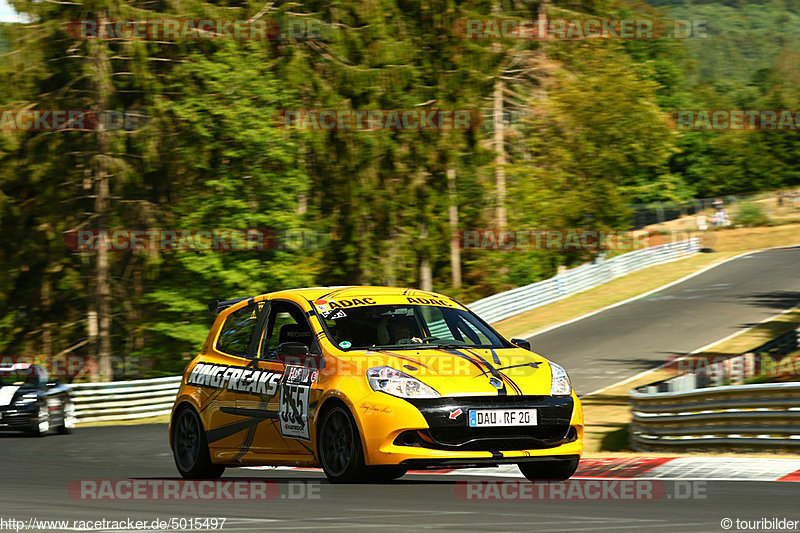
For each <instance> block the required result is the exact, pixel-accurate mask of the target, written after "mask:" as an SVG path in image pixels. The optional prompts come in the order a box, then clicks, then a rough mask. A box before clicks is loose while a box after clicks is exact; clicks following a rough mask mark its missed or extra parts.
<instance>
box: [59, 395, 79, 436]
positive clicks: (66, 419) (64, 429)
mask: <svg viewBox="0 0 800 533" xmlns="http://www.w3.org/2000/svg"><path fill="white" fill-rule="evenodd" d="M56 429H57V431H58V432H59V433H61V434H62V435H69V434H70V433H72V431H73V430H74V429H75V404H74V403H72V400H71V399H69V398H67V399H66V400H64V403H63V404H61V424H59V425H58V427H57V428H56Z"/></svg>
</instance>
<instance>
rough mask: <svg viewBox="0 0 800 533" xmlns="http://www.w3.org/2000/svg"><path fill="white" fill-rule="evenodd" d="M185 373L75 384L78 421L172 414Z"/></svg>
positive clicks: (73, 388) (131, 418)
mask: <svg viewBox="0 0 800 533" xmlns="http://www.w3.org/2000/svg"><path fill="white" fill-rule="evenodd" d="M181 379H182V376H170V377H166V378H155V379H140V380H135V381H113V382H107V383H75V384H73V385H70V387H71V388H72V396H73V401H74V402H75V416H76V417H77V418H78V422H98V421H103V420H133V419H137V418H147V417H151V416H160V415H166V414H169V413H170V411H171V410H172V403H173V402H174V401H175V396H176V395H177V394H178V387H179V386H180V384H181Z"/></svg>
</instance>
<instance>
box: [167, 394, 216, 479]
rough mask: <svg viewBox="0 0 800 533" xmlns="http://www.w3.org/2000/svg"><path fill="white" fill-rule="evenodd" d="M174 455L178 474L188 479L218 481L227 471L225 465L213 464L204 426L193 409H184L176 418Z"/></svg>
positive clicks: (173, 439)
mask: <svg viewBox="0 0 800 533" xmlns="http://www.w3.org/2000/svg"><path fill="white" fill-rule="evenodd" d="M172 455H173V457H174V458H175V465H176V466H177V467H178V472H180V473H181V475H182V476H183V477H185V478H186V479H217V478H219V477H220V476H221V475H222V473H223V472H224V471H225V466H224V465H215V464H214V463H212V462H211V456H210V455H209V453H208V441H206V434H205V431H203V424H202V423H201V422H200V416H198V414H197V412H196V411H195V410H194V409H192V408H191V407H185V408H183V409H182V410H180V411H179V412H178V414H177V415H176V416H175V422H174V424H173V428H172Z"/></svg>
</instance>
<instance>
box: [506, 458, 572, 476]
mask: <svg viewBox="0 0 800 533" xmlns="http://www.w3.org/2000/svg"><path fill="white" fill-rule="evenodd" d="M579 461H580V459H565V460H559V461H542V462H535V463H519V464H518V465H517V466H519V470H520V472H522V475H523V476H525V477H526V478H528V479H529V480H531V481H564V480H566V479H569V478H570V477H572V474H574V473H575V471H576V470H577V469H578V462H579Z"/></svg>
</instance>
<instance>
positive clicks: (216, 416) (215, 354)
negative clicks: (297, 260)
mask: <svg viewBox="0 0 800 533" xmlns="http://www.w3.org/2000/svg"><path fill="white" fill-rule="evenodd" d="M263 309H264V302H251V303H249V304H248V305H245V306H244V307H242V308H240V309H237V310H236V311H233V312H232V313H231V314H230V315H228V317H227V318H226V319H225V322H224V323H223V325H222V326H221V327H220V332H219V335H218V336H217V341H216V342H215V343H214V346H213V348H212V349H211V350H210V351H209V353H208V354H207V357H206V358H204V360H203V361H201V362H200V363H198V367H199V366H200V365H205V367H206V370H202V371H200V372H205V371H208V372H209V373H210V376H208V377H209V378H210V379H205V380H202V383H203V386H204V387H207V388H208V389H209V390H208V396H207V399H206V401H205V402H204V406H203V408H202V409H201V411H202V412H201V415H203V417H204V419H205V420H207V421H208V431H207V433H206V437H207V439H208V445H209V448H210V449H214V450H215V451H216V453H217V455H218V456H220V457H223V458H225V459H226V460H235V459H236V458H237V457H239V456H241V454H242V450H243V449H245V450H246V447H247V432H248V429H249V423H248V421H247V420H246V419H245V418H244V417H242V415H241V414H240V413H239V412H238V410H237V402H236V400H237V397H238V396H240V395H241V394H245V393H246V392H243V391H245V390H246V389H247V387H246V386H245V385H246V380H244V379H242V375H243V374H245V375H247V377H251V376H252V370H249V371H248V369H252V366H253V355H252V353H251V351H250V350H251V344H252V340H253V336H254V335H255V334H256V331H257V330H258V327H257V326H258V323H259V320H260V318H261V313H262V311H263ZM196 371H197V367H195V369H194V370H193V372H192V375H194V374H195V372H196ZM190 379H191V376H190Z"/></svg>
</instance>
